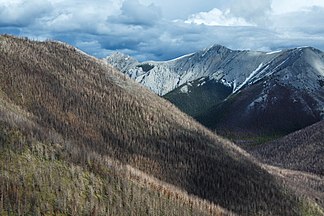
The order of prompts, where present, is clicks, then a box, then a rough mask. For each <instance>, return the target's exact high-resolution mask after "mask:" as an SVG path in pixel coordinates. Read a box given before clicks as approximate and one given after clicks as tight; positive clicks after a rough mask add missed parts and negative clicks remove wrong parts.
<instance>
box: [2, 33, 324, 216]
mask: <svg viewBox="0 0 324 216" xmlns="http://www.w3.org/2000/svg"><path fill="white" fill-rule="evenodd" d="M0 62H1V64H0V149H1V150H0V214H1V215H321V214H323V208H324V206H323V203H321V200H318V196H317V195H318V193H319V194H320V195H322V193H321V191H320V190H317V193H316V194H315V195H316V196H315V195H314V194H310V193H309V191H311V190H316V189H313V185H311V184H309V181H308V180H309V179H311V178H313V176H311V177H309V176H307V175H304V174H303V175H302V176H303V178H300V179H298V182H299V184H300V185H303V187H304V188H305V190H302V191H301V190H297V189H296V188H295V185H296V184H295V183H294V181H293V180H295V178H293V177H292V175H290V174H289V173H287V171H286V170H283V169H281V168H273V167H270V166H268V165H265V164H263V163H261V162H259V160H258V159H256V158H254V157H253V156H251V155H250V154H248V153H247V152H246V151H244V150H242V149H241V148H239V147H237V146H236V145H234V144H233V143H232V142H230V141H229V140H226V139H224V138H221V137H220V136H218V135H216V134H215V133H212V132H211V131H209V130H208V129H206V128H205V127H203V126H202V125H201V124H199V123H198V122H196V121H195V120H194V119H192V118H191V117H189V116H188V115H186V114H184V113H183V112H181V111H180V110H179V109H178V108H176V106H174V105H173V104H171V103H170V102H168V101H167V100H165V99H163V98H161V97H159V96H158V95H156V94H154V93H152V92H151V91H149V90H148V89H146V88H144V87H142V86H140V85H139V84H138V83H136V82H134V81H133V80H131V79H129V78H128V77H127V76H125V75H124V74H122V73H121V72H119V71H117V70H116V69H114V68H113V67H112V66H111V65H109V64H107V62H106V61H103V60H99V59H96V58H94V57H92V56H89V55H86V54H85V53H83V52H81V51H80V50H78V49H76V48H74V47H72V46H70V45H67V44H64V43H58V42H54V41H45V42H39V41H31V40H28V39H26V38H17V37H12V36H8V35H1V36H0ZM143 67H145V66H143ZM237 92H239V90H238V91H237ZM304 176H305V178H304ZM318 178H319V177H318ZM318 181H319V184H322V182H323V181H322V180H318ZM305 191H306V192H305ZM307 191H308V193H307Z"/></svg>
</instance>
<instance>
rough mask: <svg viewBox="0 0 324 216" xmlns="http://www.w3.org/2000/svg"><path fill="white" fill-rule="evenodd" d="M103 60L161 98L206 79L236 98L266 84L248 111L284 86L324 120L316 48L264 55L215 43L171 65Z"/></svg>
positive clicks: (321, 56) (323, 69)
mask: <svg viewBox="0 0 324 216" xmlns="http://www.w3.org/2000/svg"><path fill="white" fill-rule="evenodd" d="M105 60H106V62H107V63H109V64H112V65H113V66H115V67H117V68H118V69H119V70H121V71H122V72H123V73H125V74H127V75H128V76H130V77H131V78H133V79H135V80H136V81H137V82H139V83H141V84H143V85H144V86H146V87H148V88H149V89H151V90H152V91H153V92H155V93H156V94H158V95H161V96H162V95H165V94H166V93H168V92H171V91H172V90H174V89H176V88H178V87H179V86H182V88H183V85H184V84H186V83H189V82H191V81H194V80H198V79H201V78H204V77H208V78H209V79H212V80H215V81H217V82H219V83H223V84H224V85H226V86H229V87H231V88H232V89H233V92H232V94H237V93H238V92H240V91H241V90H242V89H244V88H246V87H249V86H251V85H254V84H255V83H258V82H260V81H262V82H264V84H263V86H264V89H263V91H262V92H261V93H260V94H258V96H257V97H256V98H255V100H254V101H252V102H251V104H250V105H249V107H247V109H249V108H251V107H253V106H254V105H255V104H258V105H259V106H261V108H262V106H264V104H265V103H263V102H264V101H267V100H270V99H269V97H268V94H267V92H269V91H270V90H271V89H272V88H273V87H274V86H275V85H280V86H281V85H282V86H285V88H288V89H292V92H293V93H292V94H291V95H290V97H293V98H291V99H293V100H296V101H298V102H300V103H304V104H305V110H307V109H311V111H312V110H314V109H315V110H316V112H317V113H316V115H320V116H321V118H323V117H324V53H323V52H321V51H320V50H317V49H315V48H312V47H300V48H295V49H288V50H283V51H277V52H269V53H266V52H259V51H237V50H230V49H228V48H226V47H223V46H220V45H214V46H212V47H210V48H208V49H205V50H202V51H199V52H197V53H193V54H188V55H185V56H182V57H179V58H177V59H174V60H170V61H162V62H154V61H148V62H143V63H140V62H137V61H136V60H135V59H133V58H131V57H129V56H126V55H123V54H120V53H117V54H113V55H112V56H109V57H107V58H106V59H105ZM300 92H302V94H307V95H308V96H310V98H311V100H312V101H314V102H313V103H314V104H313V105H314V106H313V105H312V107H311V108H310V107H309V103H310V102H309V101H305V98H304V97H303V98H302V97H301V95H302V94H300ZM271 101H275V98H271ZM308 111H309V110H308ZM311 111H310V112H311ZM314 115H315V114H314Z"/></svg>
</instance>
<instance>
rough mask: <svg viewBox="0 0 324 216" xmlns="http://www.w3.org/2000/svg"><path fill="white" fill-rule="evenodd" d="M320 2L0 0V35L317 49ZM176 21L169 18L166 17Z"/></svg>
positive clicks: (144, 50)
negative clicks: (306, 46)
mask: <svg viewBox="0 0 324 216" xmlns="http://www.w3.org/2000/svg"><path fill="white" fill-rule="evenodd" d="M323 8H324V1H323V0H296V1H292V0H244V1H241V0H217V1H215V0H204V1H197V0H178V1H174V0H92V1H88V0H69V1H66V0H0V33H12V34H17V35H22V36H29V37H32V38H40V39H44V38H50V39H56V40H62V41H65V42H67V43H70V44H72V45H75V46H77V47H79V48H81V49H83V50H84V51H86V52H88V53H90V54H93V55H96V56H98V57H104V55H106V54H108V53H110V52H111V51H114V50H120V51H125V52H127V53H128V54H131V55H133V56H136V57H139V58H140V60H144V59H154V60H157V59H160V60H165V59H170V58H174V57H177V56H179V55H182V54H186V53H189V52H194V51H197V50H200V49H203V48H205V47H208V46H210V45H212V44H215V43H217V44H222V45H225V46H227V47H229V48H232V49H256V50H276V49H282V48H287V47H294V46H302V45H310V46H315V47H317V48H320V49H324V24H323V22H322V20H324V15H323V14H324V9H323ZM175 19H176V20H177V21H176V22H174V21H173V20H175Z"/></svg>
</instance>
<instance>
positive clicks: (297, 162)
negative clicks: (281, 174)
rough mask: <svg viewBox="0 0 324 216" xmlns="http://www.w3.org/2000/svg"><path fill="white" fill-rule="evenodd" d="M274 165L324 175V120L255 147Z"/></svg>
mask: <svg viewBox="0 0 324 216" xmlns="http://www.w3.org/2000/svg"><path fill="white" fill-rule="evenodd" d="M253 152H254V154H255V155H256V156H258V157H260V158H261V159H262V160H264V161H265V162H267V163H270V164H272V165H276V166H280V167H284V168H288V169H294V170H301V171H306V172H313V173H316V174H320V175H324V167H323V164H324V121H320V122H318V123H316V124H314V125H311V126H309V127H307V128H305V129H302V130H299V131H296V132H294V133H292V134H289V135H287V136H285V137H283V138H282V139H279V140H275V141H273V142H270V143H267V144H265V145H263V146H262V148H260V147H259V148H256V149H254V151H253Z"/></svg>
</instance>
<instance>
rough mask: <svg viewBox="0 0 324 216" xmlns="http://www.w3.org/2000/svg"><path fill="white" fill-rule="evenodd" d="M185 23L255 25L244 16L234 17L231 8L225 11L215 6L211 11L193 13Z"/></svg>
mask: <svg viewBox="0 0 324 216" xmlns="http://www.w3.org/2000/svg"><path fill="white" fill-rule="evenodd" d="M185 23H189V24H198V25H200V24H204V25H208V26H253V25H254V24H252V23H249V22H247V21H246V20H245V19H244V18H242V17H233V16H232V15H231V13H230V10H226V11H225V12H223V11H221V10H219V9H217V8H214V9H212V10H211V11H209V12H200V13H198V14H194V15H191V16H190V17H189V18H188V19H187V20H186V21H185Z"/></svg>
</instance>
